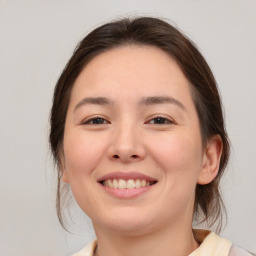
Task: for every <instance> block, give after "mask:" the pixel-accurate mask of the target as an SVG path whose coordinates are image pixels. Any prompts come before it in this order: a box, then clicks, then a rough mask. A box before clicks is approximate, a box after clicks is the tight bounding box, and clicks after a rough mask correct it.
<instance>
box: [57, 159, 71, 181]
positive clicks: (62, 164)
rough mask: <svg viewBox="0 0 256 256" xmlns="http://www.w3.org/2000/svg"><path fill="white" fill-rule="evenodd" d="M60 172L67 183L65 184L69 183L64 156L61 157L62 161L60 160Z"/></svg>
mask: <svg viewBox="0 0 256 256" xmlns="http://www.w3.org/2000/svg"><path fill="white" fill-rule="evenodd" d="M59 170H60V172H61V179H62V181H63V182H65V183H69V181H68V174H67V170H66V165H65V163H64V157H63V156H61V157H60V159H59Z"/></svg>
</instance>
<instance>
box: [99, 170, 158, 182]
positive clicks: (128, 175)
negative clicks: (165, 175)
mask: <svg viewBox="0 0 256 256" xmlns="http://www.w3.org/2000/svg"><path fill="white" fill-rule="evenodd" d="M108 179H124V180H129V179H133V180H136V179H140V180H146V181H157V180H156V179H154V178H152V177H149V176H147V175H145V174H142V173H139V172H110V173H107V174H105V175H104V176H102V177H100V178H99V179H98V180H97V181H98V182H102V181H104V180H108Z"/></svg>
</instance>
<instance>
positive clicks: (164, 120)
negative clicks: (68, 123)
mask: <svg viewBox="0 0 256 256" xmlns="http://www.w3.org/2000/svg"><path fill="white" fill-rule="evenodd" d="M96 120H97V121H96ZM154 120H158V121H160V123H151V121H154ZM94 121H96V123H91V122H94ZM102 122H103V123H102ZM106 123H108V124H109V123H110V122H109V121H107V120H106V119H105V118H103V117H100V116H97V117H94V118H90V119H88V120H84V121H82V125H102V124H106ZM146 123H147V124H156V125H168V124H176V122H175V121H173V120H170V119H169V118H166V117H164V116H156V117H154V118H151V119H150V120H149V121H147V122H146Z"/></svg>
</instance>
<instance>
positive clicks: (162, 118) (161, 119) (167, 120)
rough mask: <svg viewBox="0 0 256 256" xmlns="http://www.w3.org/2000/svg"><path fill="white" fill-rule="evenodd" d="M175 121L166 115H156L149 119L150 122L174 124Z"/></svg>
mask: <svg viewBox="0 0 256 256" xmlns="http://www.w3.org/2000/svg"><path fill="white" fill-rule="evenodd" d="M172 123H173V122H172V121H171V120H169V119H167V118H164V117H156V118H153V119H151V120H150V121H149V124H172Z"/></svg>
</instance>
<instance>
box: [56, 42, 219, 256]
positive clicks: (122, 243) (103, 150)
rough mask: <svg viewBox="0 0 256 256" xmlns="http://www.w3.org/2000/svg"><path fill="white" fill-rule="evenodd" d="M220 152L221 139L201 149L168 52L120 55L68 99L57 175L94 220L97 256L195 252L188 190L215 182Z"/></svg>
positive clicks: (111, 55)
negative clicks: (61, 153)
mask: <svg viewBox="0 0 256 256" xmlns="http://www.w3.org/2000/svg"><path fill="white" fill-rule="evenodd" d="M221 151H222V143H221V139H220V138H219V136H215V137H213V138H212V139H211V140H210V141H209V142H208V143H207V145H206V147H205V148H203V147H202V139H201V134H200V127H199V120H198V116H197V113H196V109H195V106H194V103H193V100H192V97H191V91H190V85H189V81H188V80H187V79H186V77H185V76H184V74H183V73H182V71H181V69H180V68H179V66H178V65H177V63H176V62H175V61H174V60H173V59H172V58H171V57H170V56H168V55H167V54H166V53H165V52H163V51H162V50H160V49H157V48H155V47H151V46H122V47H119V48H115V49H112V50H109V51H106V52H105V53H101V54H100V55H98V56H97V57H95V58H94V59H93V60H91V61H90V62H89V63H88V64H87V65H86V67H85V68H84V69H83V71H82V72H81V74H80V75H79V76H78V78H77V80H76V81H75V84H74V87H73V89H72V93H71V98H70V104H69V107H68V112H67V118H66V124H65V132H64V143H63V156H62V162H61V165H62V170H63V177H62V178H63V181H64V182H66V183H69V185H70V187H71V189H72V192H73V194H74V197H75V199H76V201H77V203H78V204H79V206H80V207H81V209H82V210H83V211H84V212H85V213H86V214H87V215H88V216H89V217H90V218H91V219H92V222H93V226H94V229H95V233H96V235H97V239H98V246H97V250H96V252H95V255H100V256H110V255H111V256H121V255H127V256H128V255H133V256H137V255H138V256H141V255H148V256H153V255H161V256H165V255H166V256H167V255H177V256H179V255H180V256H183V255H184V256H185V255H188V254H189V253H191V252H192V251H193V250H195V249H196V248H197V247H198V244H197V242H196V241H195V239H194V237H193V233H192V227H191V226H192V216H193V205H194V198H195V192H194V191H195V187H196V184H197V183H199V184H207V183H209V182H211V181H212V180H213V179H214V178H215V177H216V175H217V172H218V166H219V161H220V155H221ZM114 179H115V180H116V181H117V184H118V185H117V187H113V186H114V185H113V182H114V181H113V180H114ZM120 179H122V181H120ZM143 179H144V180H145V182H146V185H145V184H144V185H142V183H143V181H142V180H143ZM123 180H124V181H126V182H123ZM128 180H130V181H129V182H128V183H129V184H132V185H131V186H132V187H129V188H122V185H123V184H126V185H127V181H128ZM136 180H139V185H138V187H136V188H135V187H134V184H135V183H136ZM108 182H110V183H111V184H110V185H108ZM121 183H122V184H121Z"/></svg>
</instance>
